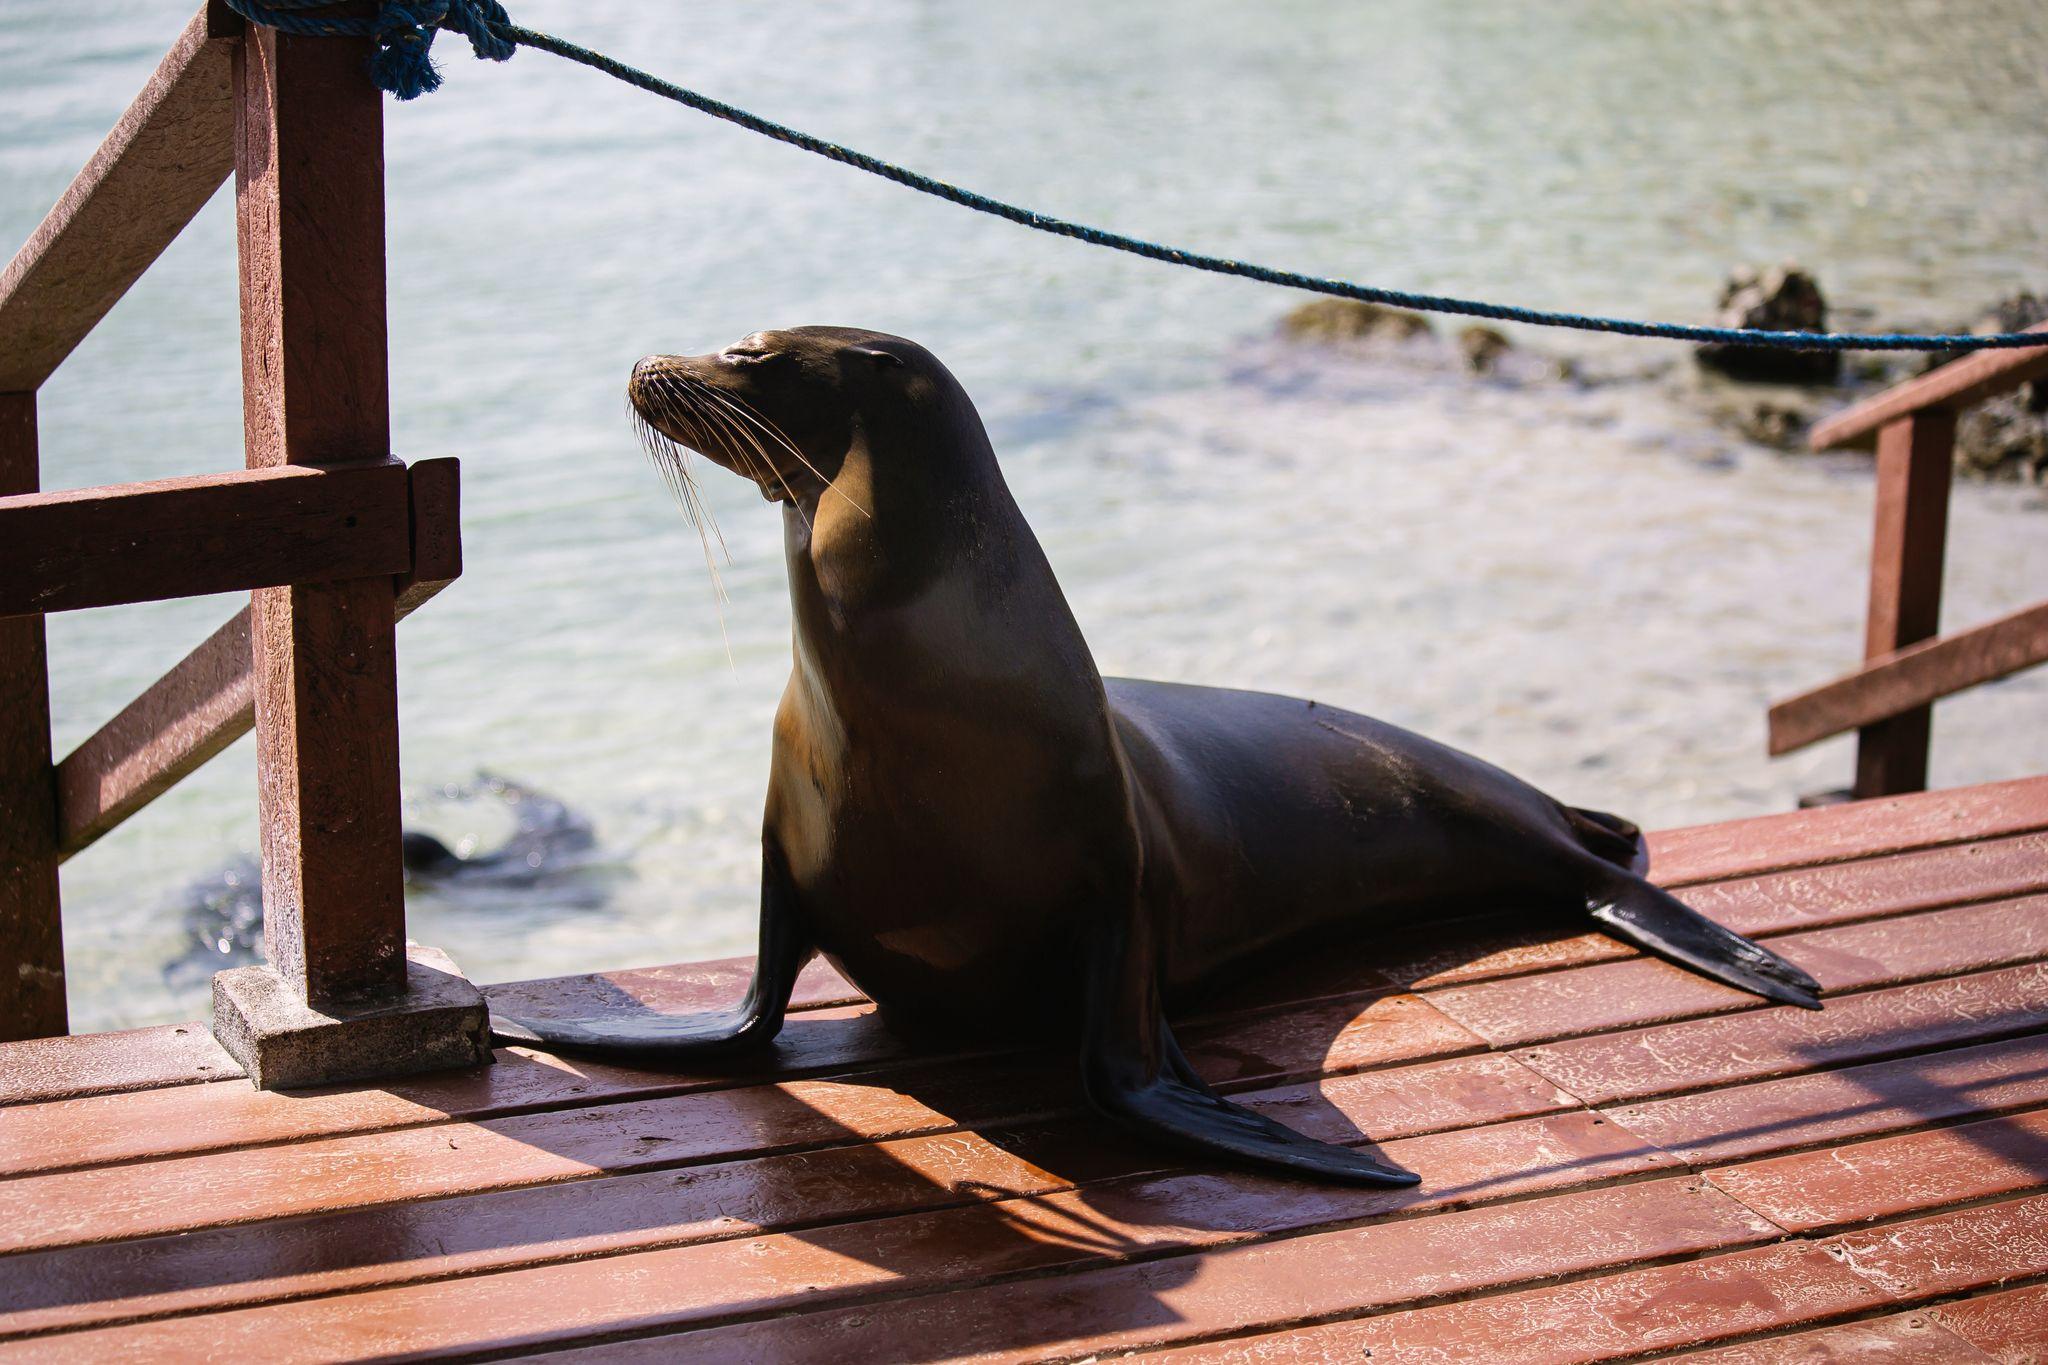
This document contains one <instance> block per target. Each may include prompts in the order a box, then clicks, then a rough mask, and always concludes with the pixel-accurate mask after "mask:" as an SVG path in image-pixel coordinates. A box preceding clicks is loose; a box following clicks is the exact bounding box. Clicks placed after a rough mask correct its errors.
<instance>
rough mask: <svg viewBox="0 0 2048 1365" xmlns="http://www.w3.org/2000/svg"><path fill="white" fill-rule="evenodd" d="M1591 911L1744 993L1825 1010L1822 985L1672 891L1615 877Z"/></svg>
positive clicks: (1605, 924)
mask: <svg viewBox="0 0 2048 1365" xmlns="http://www.w3.org/2000/svg"><path fill="white" fill-rule="evenodd" d="M1588 908H1589V909H1590V911H1591V912H1592V915H1593V918H1594V919H1595V920H1597V921H1599V923H1600V926H1601V927H1602V928H1604V929H1606V930H1607V932H1609V933H1611V934H1613V935H1614V936H1615V937H1616V938H1620V939H1626V940H1627V941H1628V942H1630V943H1633V944H1635V945H1636V946H1637V947H1639V948H1644V949H1647V950H1648V951H1650V952H1652V953H1655V954H1656V955H1657V956H1659V957H1662V958H1668V959H1670V960H1671V961H1673V962H1675V963H1677V964H1678V965H1679V966H1681V967H1690V968H1691V969H1692V970H1693V971H1696V972H1698V973H1700V974H1701V975H1702V976H1709V977H1712V978H1713V979H1714V980H1716V981H1719V982H1722V983H1723V984H1725V985H1729V986H1733V987H1735V989H1737V990H1740V991H1748V992H1750V993H1751V994H1753V995H1761V996H1763V997H1764V998H1765V999H1766V1000H1777V1001H1781V1002H1783V1003H1784V1004H1787V1005H1797V1006H1799V1007H1800V1008H1801V1009H1809V1010H1817V1009H1819V1008H1820V1007H1821V1006H1820V983H1819V982H1818V981H1815V980H1814V979H1813V978H1812V977H1810V976H1808V975H1807V974H1806V973H1805V972H1803V971H1801V970H1800V969H1799V968H1797V967H1795V966H1793V965H1792V964H1791V963H1789V962H1787V961H1786V960H1785V959H1784V958H1782V957H1779V956H1778V955H1777V954H1776V953H1774V952H1772V951H1771V950H1770V949H1768V948H1766V947H1763V946H1762V945H1761V944H1756V943H1752V942H1750V941H1749V940H1748V939H1746V938H1744V937H1743V936H1742V935H1740V934H1738V933H1736V932H1735V931H1734V930H1732V929H1724V928H1722V927H1721V926H1720V925H1718V924H1716V923H1714V921H1712V920H1710V919H1708V918H1707V917H1706V916H1705V915H1702V914H1701V913H1699V911H1697V910H1694V909H1693V908H1692V907H1691V906H1688V905H1687V904H1685V903H1684V902H1683V901H1681V900H1679V899H1678V898H1677V897H1676V896H1673V895H1672V894H1671V893H1669V892H1668V891H1664V890H1662V889H1661V888H1659V887H1656V886H1653V885H1651V884H1650V883H1649V882H1646V881H1644V880H1643V879H1642V878H1641V877H1638V876H1634V875H1633V874H1630V873H1627V872H1619V871H1618V872H1616V873H1615V874H1614V875H1613V876H1611V877H1605V878H1602V881H1601V886H1600V888H1599V890H1598V891H1597V892H1596V893H1595V894H1594V896H1593V898H1592V900H1591V902H1590V904H1589V906H1588Z"/></svg>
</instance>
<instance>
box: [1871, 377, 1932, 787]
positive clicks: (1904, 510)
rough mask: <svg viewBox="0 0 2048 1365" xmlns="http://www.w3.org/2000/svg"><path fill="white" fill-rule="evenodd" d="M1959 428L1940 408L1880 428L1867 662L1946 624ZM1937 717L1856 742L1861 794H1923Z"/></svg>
mask: <svg viewBox="0 0 2048 1365" xmlns="http://www.w3.org/2000/svg"><path fill="white" fill-rule="evenodd" d="M1955 433H1956V418H1955V414H1954V413H1953V412H1949V411H1946V410H1944V409H1939V408H1929V409H1922V410H1920V411H1918V412H1914V413H1911V414H1909V415H1908V416H1905V417H1901V418H1899V419H1897V420H1896V421H1893V422H1890V423H1887V424H1886V425H1885V426H1884V427H1883V428H1882V429H1880V430H1879V432H1878V436H1877V527H1876V532H1875V534H1874V535H1873V536H1872V538H1871V552H1870V615H1869V618H1868V621H1867V624H1866V627H1865V631H1864V639H1863V657H1864V658H1865V659H1875V658H1877V657H1879V656H1881V655H1885V654H1889V653H1891V652H1892V651H1894V650H1897V649H1903V648H1904V647H1905V646H1907V645H1910V644H1914V643H1916V642H1918V641H1920V640H1925V639H1929V638H1931V637H1932V636H1933V635H1934V634H1935V633H1936V632H1937V631H1939V630H1940V628H1941V577H1942V566H1943V560H1944V558H1945V556H1946V552H1947V540H1948V502H1949V484H1950V482H1951V481H1952V479H1953V477H1954V458H1955V456H1954V451H1955ZM1933 721H1934V712H1933V708H1932V707H1930V706H1920V707H1915V708H1914V709H1913V710H1911V711H1907V712H1904V713H1902V714H1900V715H1897V716H1894V717H1892V718H1891V719H1890V720H1884V721H1879V722H1878V723H1877V724H1875V725H1867V726H1864V727H1863V728H1862V729H1861V730H1860V731H1859V732H1858V735H1857V741H1856V786H1855V795H1856V796H1857V797H1858V798H1859V799H1863V798H1868V797H1873V796H1892V795H1896V794H1897V793H1900V792H1914V791H1924V790H1925V789H1926V787H1927V750H1928V745H1929V742H1930V741H1931V739H1932V737H1933Z"/></svg>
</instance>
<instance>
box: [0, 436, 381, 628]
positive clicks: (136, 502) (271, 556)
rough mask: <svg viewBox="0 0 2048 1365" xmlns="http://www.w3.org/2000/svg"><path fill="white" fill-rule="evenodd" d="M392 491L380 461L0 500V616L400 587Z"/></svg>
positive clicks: (241, 471)
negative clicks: (293, 586) (315, 587)
mask: <svg viewBox="0 0 2048 1365" xmlns="http://www.w3.org/2000/svg"><path fill="white" fill-rule="evenodd" d="M406 490H407V480H406V476H405V466H404V465H402V464H400V463H398V462H397V461H396V460H381V461H377V462H375V463H366V464H359V465H347V466H341V467H337V468H331V469H323V468H318V467H314V466H307V465H296V466H283V467H278V468H274V469H238V470H233V471H231V472H228V473H224V474H202V475H199V476H196V477H193V478H183V479H158V480H155V481H152V482H147V483H124V484H113V485H110V486H107V487H104V488H84V489H77V490H74V491H71V492H64V493H26V494H22V495H19V496H16V497H11V498H0V616H27V615H33V614H36V613H45V614H47V613H49V612H57V611H75V610H78V609H80V608H84V607H107V606H115V605H118V604H120V603H125V602H154V601H161V600H163V599H165V598H170V597H200V596H204V595H206V594H208V593H216V592H245V591H247V590H249V589H251V588H265V587H274V586H276V585H278V584H281V583H323V582H329V581H335V580H341V579H350V578H368V577H372V576H374V575H378V574H397V573H405V572H407V571H408V570H410V569H411V567H412V546H411V531H410V525H409V521H410V518H409V514H408V511H407V505H406V500H407V491H406Z"/></svg>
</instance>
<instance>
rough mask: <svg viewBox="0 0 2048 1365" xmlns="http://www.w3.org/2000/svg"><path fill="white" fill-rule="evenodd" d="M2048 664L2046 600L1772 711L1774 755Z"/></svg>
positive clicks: (1887, 659)
mask: <svg viewBox="0 0 2048 1365" xmlns="http://www.w3.org/2000/svg"><path fill="white" fill-rule="evenodd" d="M2043 662H2048V602H2038V603H2036V604H2035V605H2033V606H2031V607H2027V608H2025V609H2024V610H2021V611H2016V612H2014V613H2012V614H2011V615H2010V616H2003V617H2000V618H1999V619H1998V620H1996V621H1992V622H1989V623H1987V624H1985V625H1981V626H1978V627H1976V628H1975V629H1972V630H1965V631H1960V632H1958V633H1957V634H1954V635H1950V636H1946V637H1944V638H1942V639H1939V640H1927V641H1924V642H1922V643H1920V644H1917V645H1911V646H1909V647H1907V648H1905V649H1902V650H1899V651H1897V652H1896V653H1892V654H1888V655H1885V656H1883V657H1881V658H1877V659H1873V660H1871V661H1870V662H1869V663H1867V664H1865V665H1864V666H1863V667H1862V668H1859V669H1858V670H1856V671H1855V672H1854V673H1851V674H1848V675H1847V676H1846V677H1841V678H1837V679H1836V680H1835V681H1833V682H1831V683H1828V684H1827V685H1825V686H1823V687H1817V688H1815V689H1814V690H1813V691H1811V692H1806V693H1802V694H1801V695H1799V696H1796V697H1788V698H1787V699H1786V700H1784V701H1781V702H1779V703H1778V704H1777V705H1775V706H1773V707H1772V708H1771V741H1770V743H1771V753H1772V754H1773V755H1776V754H1784V753H1790V752H1791V751H1792V750H1794V749H1802V748H1805V747H1806V746H1807V745H1809V744H1813V743H1816V742H1818V741H1820V740H1823V739H1827V738H1828V737H1829V736H1831V735H1839V734H1842V733H1843V732H1845V731H1848V730H1855V729H1859V728H1861V727H1863V726H1866V725H1872V724H1875V723H1876V722H1878V721H1881V720H1885V719H1888V718H1890V717H1892V716H1896V715H1899V714H1900V713H1902V712H1906V711H1911V710H1914V709H1916V708H1918V707H1921V706H1925V705H1927V704H1928V703H1930V702H1934V701H1938V700H1940V699H1941V698H1943V697H1946V696H1949V695H1951V694H1953V693H1956V692H1961V691H1964V690H1965V689H1967V688H1971V687H1976V686H1979V685H1980V684H1983V683H1988V682H1995V681H1997V680H1998V679H2000V678H2003V677H2006V676H2007V675H2009V674H2013V673H2017V672H2019V671H2020V670H2021V669H2024V668H2031V667H2033V666H2034V665H2035V664H2039V663H2043Z"/></svg>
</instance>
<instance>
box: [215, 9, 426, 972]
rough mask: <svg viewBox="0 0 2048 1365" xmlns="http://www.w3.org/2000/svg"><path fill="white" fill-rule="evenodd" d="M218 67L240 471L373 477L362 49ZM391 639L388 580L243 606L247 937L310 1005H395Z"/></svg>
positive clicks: (270, 596) (401, 917) (400, 902)
mask: <svg viewBox="0 0 2048 1365" xmlns="http://www.w3.org/2000/svg"><path fill="white" fill-rule="evenodd" d="M235 54H236V56H235V90H236V97H235V111H236V114H235V223H236V236H237V242H238V244H239V252H240V261H241V290H242V422H243V440H244V443H245V445H246V447H247V454H248V463H249V466H250V467H251V468H252V469H256V468H273V467H276V466H279V465H305V464H314V465H318V464H334V463H338V462H348V461H361V460H367V459H374V460H382V459H384V458H386V456H387V454H388V452H389V450H390V444H391V426H390V413H389V394H388V380H387V374H386V366H387V360H386V334H385V312H384V309H385V301H384V144H383V108H382V104H381V100H382V96H381V95H380V93H379V92H378V91H377V89H376V88H375V87H374V86H372V85H371V84H370V82H369V80H368V79H367V77H366V76H365V67H366V63H367V62H368V59H369V55H370V44H369V41H368V40H367V39H358V38H335V37H305V38H301V37H294V36H291V35H287V34H280V33H278V32H277V31H276V30H274V29H269V28H262V27H254V26H252V27H251V28H250V30H249V32H248V35H247V36H246V37H245V38H244V39H243V40H242V41H241V42H240V43H238V44H237V45H236V47H235ZM408 559H409V553H408ZM407 567H409V564H408V565H404V566H399V570H398V571H402V570H403V569H405V568H407ZM395 624H396V615H395V612H394V609H393V601H392V588H391V584H390V582H389V581H388V580H385V581H374V580H369V579H361V578H358V579H354V580H352V581H349V582H339V583H317V582H308V581H306V580H304V579H300V580H299V581H297V582H296V583H294V585H293V586H290V587H279V588H264V589H260V590H258V591H257V592H256V593H255V595H254V598H253V601H252V603H251V612H250V638H251V641H252V647H253V654H254V678H255V713H256V749H257V753H256V766H257V788H258V806H259V816H260V820H261V835H262V838H261V843H262V854H263V856H262V862H263V905H264V937H265V941H266V942H267V943H268V945H269V949H270V959H271V965H272V966H273V967H274V968H275V969H276V970H277V971H278V973H279V974H280V975H282V976H283V977H284V978H285V980H286V981H287V982H288V983H290V985H291V986H292V988H293V989H294V990H295V991H296V992H297V993H299V994H300V995H302V996H304V997H305V998H306V999H308V1000H311V1001H313V1002H315V1003H320V1002H325V1001H330V1000H358V999H375V998H380V997H392V996H396V995H397V994H398V993H399V992H400V991H402V989H403V987H404V981H405V900H404V890H403V873H402V869H401V864H400V859H399V834H400V827H399V787H398V696H397V661H396V647H395V643H394V640H393V631H394V627H395Z"/></svg>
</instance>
